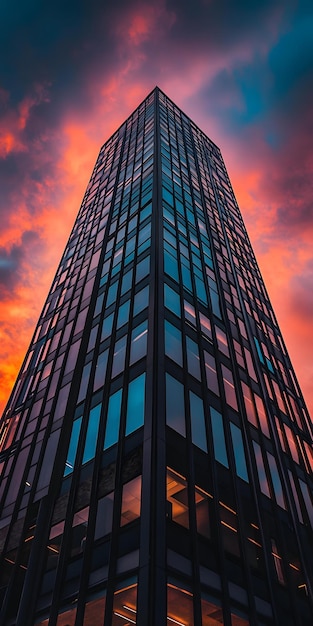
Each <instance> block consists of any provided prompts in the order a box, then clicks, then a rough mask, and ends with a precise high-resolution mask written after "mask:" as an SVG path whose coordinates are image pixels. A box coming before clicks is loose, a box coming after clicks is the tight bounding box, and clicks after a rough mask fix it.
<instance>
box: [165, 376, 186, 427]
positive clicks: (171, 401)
mask: <svg viewBox="0 0 313 626" xmlns="http://www.w3.org/2000/svg"><path fill="white" fill-rule="evenodd" d="M166 423H167V425H168V426H170V427H171V428H173V429H174V430H176V431H177V432H178V433H180V434H181V435H183V437H185V436H186V423H185V401H184V386H183V385H182V384H181V383H180V382H179V381H178V380H176V378H173V376H170V374H166Z"/></svg>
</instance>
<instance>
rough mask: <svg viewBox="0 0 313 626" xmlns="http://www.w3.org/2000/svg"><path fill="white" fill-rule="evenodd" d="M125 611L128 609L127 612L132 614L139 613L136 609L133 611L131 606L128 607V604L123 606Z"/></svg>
mask: <svg viewBox="0 0 313 626" xmlns="http://www.w3.org/2000/svg"><path fill="white" fill-rule="evenodd" d="M123 609H126V611H130V612H131V613H137V611H136V610H135V609H132V608H131V607H130V606H127V605H126V604H123Z"/></svg>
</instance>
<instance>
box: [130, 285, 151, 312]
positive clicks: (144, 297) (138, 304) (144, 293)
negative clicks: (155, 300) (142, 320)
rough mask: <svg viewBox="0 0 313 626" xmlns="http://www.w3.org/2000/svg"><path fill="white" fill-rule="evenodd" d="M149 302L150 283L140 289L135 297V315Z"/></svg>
mask: <svg viewBox="0 0 313 626" xmlns="http://www.w3.org/2000/svg"><path fill="white" fill-rule="evenodd" d="M148 304H149V285H146V287H144V288H143V289H141V291H138V293H136V295H135V297H134V311H133V315H134V317H135V315H138V313H141V311H143V310H144V309H145V308H146V307H147V306H148Z"/></svg>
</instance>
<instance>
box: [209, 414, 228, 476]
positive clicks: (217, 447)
mask: <svg viewBox="0 0 313 626" xmlns="http://www.w3.org/2000/svg"><path fill="white" fill-rule="evenodd" d="M210 413H211V424H212V435H213V447H214V456H215V459H216V461H219V462H220V463H222V465H225V467H228V458H227V450H226V443H225V435H224V424H223V417H222V415H221V413H219V412H218V411H216V410H215V409H213V407H210Z"/></svg>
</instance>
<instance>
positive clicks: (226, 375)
mask: <svg viewBox="0 0 313 626" xmlns="http://www.w3.org/2000/svg"><path fill="white" fill-rule="evenodd" d="M222 374H223V380H224V389H225V397H226V402H227V404H229V406H231V407H232V408H233V409H235V411H238V405H237V398H236V391H235V386H234V380H233V375H232V372H231V371H230V369H228V367H226V366H225V365H222Z"/></svg>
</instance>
